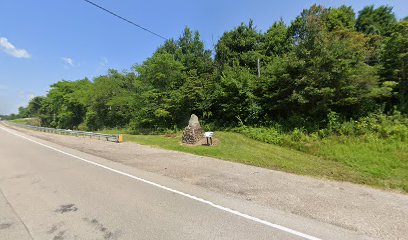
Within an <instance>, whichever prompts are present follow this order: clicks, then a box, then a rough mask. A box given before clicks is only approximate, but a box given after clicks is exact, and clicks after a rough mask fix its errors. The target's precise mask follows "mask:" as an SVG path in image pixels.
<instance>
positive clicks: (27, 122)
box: [10, 118, 40, 126]
mask: <svg viewBox="0 0 408 240" xmlns="http://www.w3.org/2000/svg"><path fill="white" fill-rule="evenodd" d="M10 122H13V123H18V124H25V125H32V126H39V125H40V120H39V119H38V118H18V119H13V120H10Z"/></svg>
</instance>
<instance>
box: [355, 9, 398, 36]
mask: <svg viewBox="0 0 408 240" xmlns="http://www.w3.org/2000/svg"><path fill="white" fill-rule="evenodd" d="M396 24H397V19H396V18H395V15H394V13H393V12H392V7H390V6H380V7H378V8H376V9H375V8H374V5H371V6H368V7H365V8H363V9H362V10H361V11H359V15H358V18H357V22H356V28H357V30H358V31H360V32H363V33H365V34H377V35H381V36H389V35H390V34H391V32H392V28H393V27H394V26H395V25H396Z"/></svg>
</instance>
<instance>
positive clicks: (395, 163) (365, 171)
mask: <svg viewBox="0 0 408 240" xmlns="http://www.w3.org/2000/svg"><path fill="white" fill-rule="evenodd" d="M310 149H311V150H310V153H312V154H314V155H318V156H321V157H323V158H325V159H328V160H332V161H336V162H339V163H342V164H344V165H346V166H348V167H351V168H352V169H353V170H354V171H355V172H358V173H360V175H362V176H364V181H362V182H358V183H365V184H369V185H375V186H380V187H384V188H393V189H401V190H403V191H405V192H408V144H406V143H404V142H400V141H394V140H390V139H387V140H386V139H379V138H376V137H370V136H364V137H349V138H346V137H332V138H329V139H327V140H324V141H322V142H321V143H318V146H317V147H316V146H312V147H311V148H310Z"/></svg>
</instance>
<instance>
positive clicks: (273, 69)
mask: <svg viewBox="0 0 408 240" xmlns="http://www.w3.org/2000/svg"><path fill="white" fill-rule="evenodd" d="M329 12H330V11H329V10H328V9H325V8H323V7H321V6H316V5H314V6H312V7H311V8H310V9H306V10H304V11H303V12H302V13H301V15H300V16H299V17H297V18H296V20H295V21H293V22H292V25H291V26H290V33H291V36H292V39H293V42H294V45H295V46H296V47H295V48H294V50H293V51H292V52H290V53H289V54H288V55H286V56H283V57H281V58H277V59H276V60H275V61H273V62H271V64H268V66H266V69H265V70H264V75H265V76H264V78H262V79H261V81H262V82H261V87H260V99H262V100H261V101H262V109H264V111H265V114H266V115H268V116H271V117H278V118H292V117H299V116H303V118H310V119H309V120H312V119H313V121H323V120H324V119H325V118H326V116H327V114H328V113H329V112H330V111H336V112H339V113H341V114H342V115H343V116H344V117H348V118H349V117H357V116H359V115H363V114H364V112H365V111H369V109H370V106H375V104H373V103H375V102H374V97H373V96H372V94H373V93H374V92H375V90H376V89H377V87H378V83H377V81H378V79H377V77H376V71H375V69H374V68H372V67H370V66H368V65H367V64H365V62H364V61H365V58H366V56H367V54H368V52H369V51H368V49H367V48H366V43H367V41H368V39H367V38H366V37H365V36H364V34H361V33H358V32H355V31H353V30H352V29H347V28H338V29H337V28H336V29H334V30H332V31H330V28H329V27H327V25H326V24H325V23H327V22H326V19H327V16H328V14H329ZM301 124H303V122H302V123H301Z"/></svg>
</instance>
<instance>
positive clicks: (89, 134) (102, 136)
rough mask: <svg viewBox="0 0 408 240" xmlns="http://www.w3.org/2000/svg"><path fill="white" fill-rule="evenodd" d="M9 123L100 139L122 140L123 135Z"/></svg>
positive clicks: (37, 129) (41, 130)
mask: <svg viewBox="0 0 408 240" xmlns="http://www.w3.org/2000/svg"><path fill="white" fill-rule="evenodd" d="M7 124H10V125H14V126H17V127H22V128H26V129H31V130H36V131H40V132H49V133H58V134H66V135H72V136H87V137H91V138H92V137H94V138H98V139H106V141H111V142H116V143H119V142H122V136H121V135H120V134H119V135H110V134H104V133H94V132H83V131H76V130H69V129H58V128H47V127H37V126H31V125H25V124H20V123H13V122H9V121H7Z"/></svg>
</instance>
